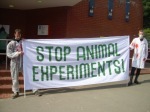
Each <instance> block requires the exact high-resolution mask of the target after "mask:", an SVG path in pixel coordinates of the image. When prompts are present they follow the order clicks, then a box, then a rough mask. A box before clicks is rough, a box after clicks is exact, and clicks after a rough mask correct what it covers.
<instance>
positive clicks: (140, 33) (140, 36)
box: [139, 30, 144, 39]
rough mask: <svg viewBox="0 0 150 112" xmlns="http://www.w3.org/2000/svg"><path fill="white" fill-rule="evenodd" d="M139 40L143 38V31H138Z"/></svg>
mask: <svg viewBox="0 0 150 112" xmlns="http://www.w3.org/2000/svg"><path fill="white" fill-rule="evenodd" d="M139 38H140V39H143V38H144V31H143V30H139Z"/></svg>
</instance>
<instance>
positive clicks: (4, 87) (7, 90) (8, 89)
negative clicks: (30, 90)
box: [0, 84, 24, 94]
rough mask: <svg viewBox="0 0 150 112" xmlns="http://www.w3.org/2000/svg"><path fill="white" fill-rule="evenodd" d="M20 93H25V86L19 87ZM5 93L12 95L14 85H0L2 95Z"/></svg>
mask: <svg viewBox="0 0 150 112" xmlns="http://www.w3.org/2000/svg"><path fill="white" fill-rule="evenodd" d="M19 88H20V92H23V91H24V85H22V84H20V85H19ZM3 93H12V85H0V94H3Z"/></svg>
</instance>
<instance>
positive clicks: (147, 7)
mask: <svg viewBox="0 0 150 112" xmlns="http://www.w3.org/2000/svg"><path fill="white" fill-rule="evenodd" d="M142 2H143V9H144V17H143V20H144V21H143V27H144V29H145V28H150V0H142Z"/></svg>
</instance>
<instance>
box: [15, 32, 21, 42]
mask: <svg viewBox="0 0 150 112" xmlns="http://www.w3.org/2000/svg"><path fill="white" fill-rule="evenodd" d="M14 35H15V39H16V40H20V39H21V29H15V33H14Z"/></svg>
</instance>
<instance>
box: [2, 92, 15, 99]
mask: <svg viewBox="0 0 150 112" xmlns="http://www.w3.org/2000/svg"><path fill="white" fill-rule="evenodd" d="M11 96H12V94H10V93H9V94H8V93H3V94H0V99H4V98H11Z"/></svg>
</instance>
